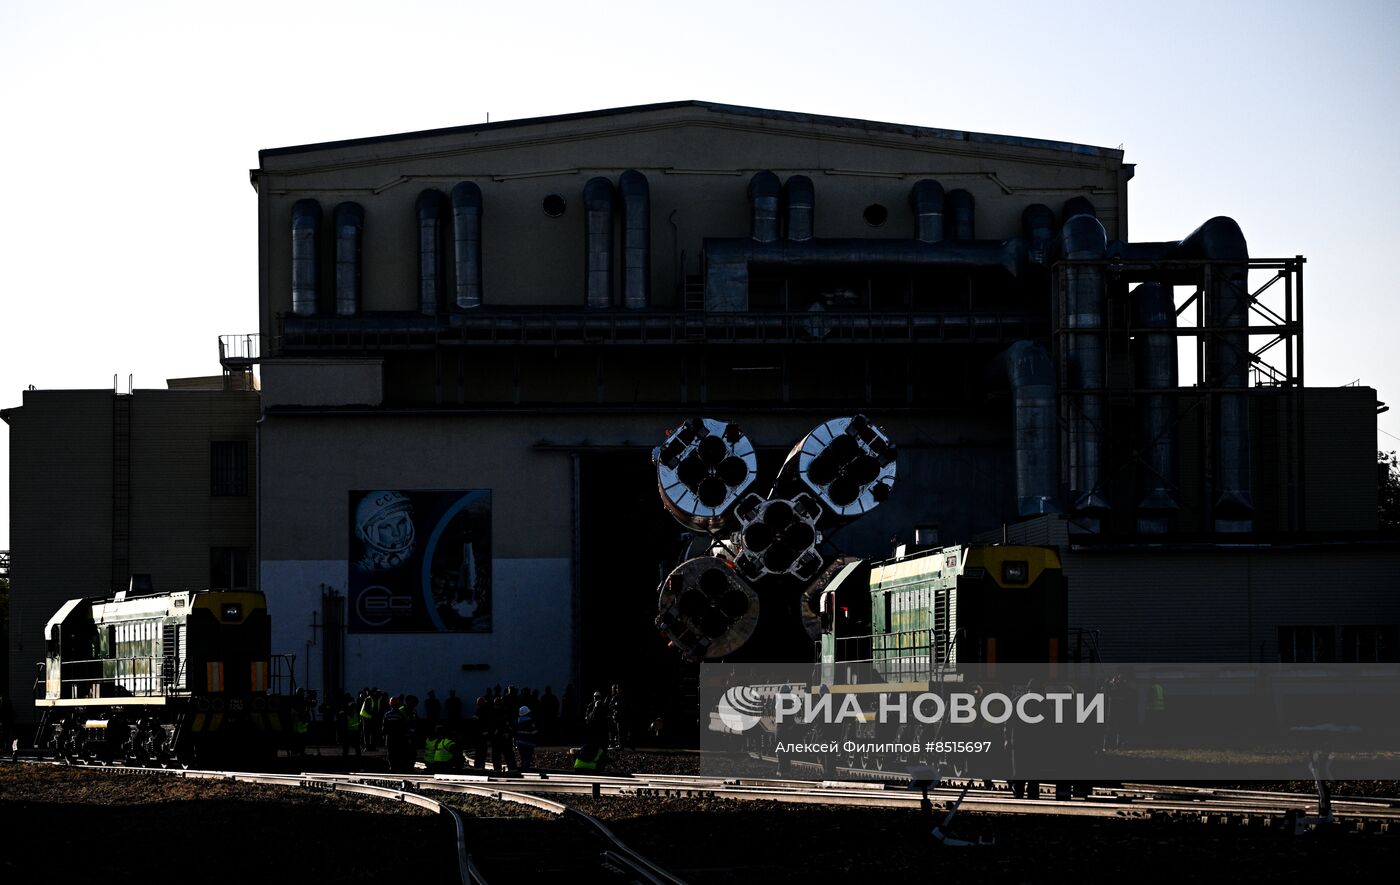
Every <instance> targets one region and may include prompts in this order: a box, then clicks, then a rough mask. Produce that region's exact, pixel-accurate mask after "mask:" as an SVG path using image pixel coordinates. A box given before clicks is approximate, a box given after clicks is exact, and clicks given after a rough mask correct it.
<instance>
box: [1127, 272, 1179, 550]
mask: <svg viewBox="0 0 1400 885" xmlns="http://www.w3.org/2000/svg"><path fill="white" fill-rule="evenodd" d="M1131 302H1132V308H1133V325H1134V326H1137V327H1138V328H1139V329H1140V330H1141V329H1147V330H1156V329H1161V330H1162V331H1161V332H1156V331H1145V332H1144V331H1139V332H1138V333H1137V384H1138V386H1139V387H1142V388H1145V389H1147V390H1161V391H1169V390H1172V389H1174V388H1175V387H1177V386H1178V381H1177V366H1176V336H1175V335H1173V334H1170V333H1171V332H1172V331H1173V330H1175V329H1176V304H1175V302H1174V301H1173V300H1172V287H1171V286H1170V285H1167V284H1165V283H1143V284H1142V285H1141V286H1138V287H1137V288H1136V289H1134V290H1133V293H1132V298H1131ZM1175 405H1176V403H1175V399H1174V397H1173V396H1172V395H1171V394H1170V393H1165V392H1164V393H1149V394H1147V395H1146V396H1145V397H1144V399H1143V406H1142V408H1141V409H1140V410H1139V415H1140V420H1141V425H1140V427H1139V432H1140V433H1141V448H1142V452H1143V461H1144V464H1145V466H1144V468H1143V471H1142V500H1141V501H1140V502H1138V520H1137V526H1138V532H1139V533H1141V534H1145V535H1160V534H1163V533H1165V532H1166V531H1167V527H1168V522H1167V521H1168V519H1169V518H1170V516H1171V514H1172V513H1174V512H1175V511H1176V510H1178V509H1180V505H1179V504H1178V503H1177V500H1176V485H1177V477H1176V435H1175V432H1174V424H1175V419H1176V415H1175Z"/></svg>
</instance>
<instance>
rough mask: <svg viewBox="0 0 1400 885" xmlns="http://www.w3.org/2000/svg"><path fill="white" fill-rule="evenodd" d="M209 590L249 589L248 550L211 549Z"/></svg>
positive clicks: (240, 548) (235, 548)
mask: <svg viewBox="0 0 1400 885" xmlns="http://www.w3.org/2000/svg"><path fill="white" fill-rule="evenodd" d="M209 589H210V590H247V589H248V548H247V547H210V548H209Z"/></svg>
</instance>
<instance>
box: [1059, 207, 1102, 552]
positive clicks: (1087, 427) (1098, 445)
mask: <svg viewBox="0 0 1400 885" xmlns="http://www.w3.org/2000/svg"><path fill="white" fill-rule="evenodd" d="M1086 202H1087V201H1086ZM1060 242H1061V247H1062V249H1063V250H1064V256H1065V258H1068V259H1070V260H1084V259H1090V260H1101V259H1102V258H1103V257H1104V255H1105V253H1106V251H1107V247H1108V234H1107V233H1106V232H1105V231H1104V227H1103V225H1102V224H1101V223H1099V220H1098V219H1097V218H1095V217H1094V216H1093V215H1090V214H1088V213H1084V212H1080V213H1078V214H1076V215H1074V216H1072V217H1070V218H1069V219H1068V220H1067V221H1066V222H1065V225H1064V228H1063V229H1062V230H1061V231H1060ZM1064 280H1065V290H1064V299H1065V307H1064V311H1065V317H1066V326H1067V328H1068V329H1069V330H1070V334H1069V337H1068V343H1067V345H1066V350H1067V355H1068V363H1069V386H1070V388H1071V389H1072V390H1073V391H1074V395H1073V396H1072V397H1071V402H1072V403H1073V404H1074V406H1073V408H1072V409H1071V413H1070V426H1069V446H1068V448H1069V452H1068V455H1069V488H1070V495H1071V496H1072V499H1073V509H1074V511H1075V512H1076V513H1077V514H1078V515H1079V519H1078V522H1079V524H1080V526H1081V527H1082V528H1084V529H1087V530H1089V531H1093V532H1096V531H1098V523H1099V514H1100V513H1102V512H1104V511H1107V510H1108V509H1109V505H1108V501H1107V500H1106V499H1105V498H1104V496H1103V490H1102V484H1103V466H1102V448H1103V430H1104V417H1105V416H1104V408H1103V406H1104V395H1103V387H1104V380H1105V379H1104V375H1105V367H1104V332H1103V326H1104V304H1105V300H1106V296H1105V290H1104V272H1103V268H1102V267H1075V266H1069V267H1067V268H1065V277H1064ZM1078 330H1083V331H1078Z"/></svg>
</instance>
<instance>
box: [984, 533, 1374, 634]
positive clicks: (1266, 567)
mask: <svg viewBox="0 0 1400 885" xmlns="http://www.w3.org/2000/svg"><path fill="white" fill-rule="evenodd" d="M1007 534H1008V540H1009V541H1010V543H1013V544H1017V543H1024V544H1045V545H1051V546H1057V547H1059V548H1060V550H1061V556H1062V561H1063V563H1064V569H1065V576H1066V578H1067V579H1068V581H1069V623H1070V629H1071V631H1073V630H1074V629H1075V628H1083V629H1085V630H1097V631H1099V643H1100V650H1101V653H1102V655H1103V659H1104V660H1106V661H1125V662H1127V661H1168V662H1169V661H1184V662H1191V661H1275V660H1278V653H1279V650H1278V628H1279V627H1287V626H1292V627H1299V626H1313V627H1346V626H1363V625H1368V626H1374V625H1400V595H1397V594H1395V593H1394V592H1393V588H1394V586H1395V576H1396V575H1397V574H1400V545H1396V544H1394V543H1390V544H1376V543H1370V544H1366V543H1354V544H1325V545H1317V544H1314V545H1299V546H1271V545H1254V546H1237V547H1206V546H1204V545H1201V546H1194V547H1192V546H1177V547H1160V546H1159V547H1149V546H1134V547H1122V546H1108V547H1098V548H1095V547H1093V546H1090V545H1083V546H1071V545H1070V544H1069V541H1068V535H1067V533H1066V524H1065V521H1064V520H1063V519H1060V518H1058V517H1046V518H1040V519H1036V520H1032V521H1029V522H1025V523H1021V524H1018V525H1014V526H1010V527H1009V528H1008V530H1007ZM980 540H981V541H982V542H984V543H994V542H998V541H1000V540H1001V533H1000V532H995V533H988V534H987V535H984V536H983V537H982V538H981V539H980ZM1074 642H1075V636H1074V635H1073V632H1072V633H1071V636H1070V643H1071V646H1073V644H1074Z"/></svg>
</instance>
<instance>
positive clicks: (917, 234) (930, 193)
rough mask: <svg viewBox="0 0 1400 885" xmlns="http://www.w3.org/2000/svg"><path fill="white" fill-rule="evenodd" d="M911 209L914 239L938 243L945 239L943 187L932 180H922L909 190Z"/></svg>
mask: <svg viewBox="0 0 1400 885" xmlns="http://www.w3.org/2000/svg"><path fill="white" fill-rule="evenodd" d="M909 208H910V209H912V210H913V211H914V239H916V240H919V241H920V242H923V243H937V242H939V241H941V240H942V239H943V185H941V184H939V183H938V182H936V181H934V180H933V179H932V178H921V179H919V180H918V181H916V182H914V186H913V187H912V188H910V189H909Z"/></svg>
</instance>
